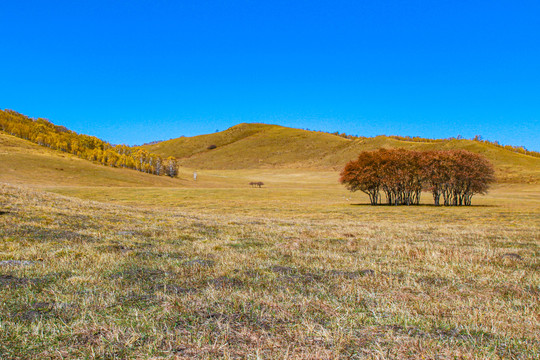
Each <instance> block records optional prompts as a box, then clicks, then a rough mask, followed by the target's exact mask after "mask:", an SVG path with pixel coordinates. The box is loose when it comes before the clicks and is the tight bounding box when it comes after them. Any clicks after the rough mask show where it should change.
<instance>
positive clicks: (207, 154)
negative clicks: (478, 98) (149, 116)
mask: <svg viewBox="0 0 540 360" xmlns="http://www.w3.org/2000/svg"><path fill="white" fill-rule="evenodd" d="M143 147H144V148H145V149H147V150H148V151H150V152H153V153H156V154H158V155H161V156H174V157H176V158H178V159H179V162H180V164H181V165H182V166H185V167H188V168H197V169H214V170H232V169H272V168H273V169H278V168H283V169H292V168H294V169H306V170H307V169H310V170H334V171H336V170H340V169H342V168H343V166H344V165H345V164H346V163H347V162H348V161H349V160H351V159H354V158H355V157H356V156H357V155H358V153H359V152H361V151H364V150H375V149H378V148H405V149H415V150H436V149H439V150H445V149H465V150H469V151H473V152H476V153H480V154H483V155H485V156H486V157H488V158H489V159H490V160H491V161H492V162H493V164H494V165H495V167H496V175H497V178H498V181H499V182H510V183H512V182H524V183H540V158H537V157H533V156H530V155H524V154H519V153H516V152H513V151H510V150H506V149H504V148H501V147H498V146H495V145H492V144H489V143H484V142H479V141H473V140H457V139H452V140H443V141H433V142H429V141H425V142H418V141H403V140H397V139H394V138H391V137H386V136H377V137H373V138H363V139H354V140H351V139H346V138H343V137H341V136H336V135H332V134H327V133H322V132H315V131H308V130H301V129H293V128H287V127H283V126H278V125H266V124H239V125H236V126H233V127H231V128H229V129H227V130H225V131H222V132H218V133H214V134H208V135H200V136H194V137H181V138H177V139H172V140H168V141H163V142H160V143H157V144H152V145H146V146H143ZM212 147H215V148H212Z"/></svg>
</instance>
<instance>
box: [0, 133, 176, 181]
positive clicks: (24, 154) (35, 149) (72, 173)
mask: <svg viewBox="0 0 540 360" xmlns="http://www.w3.org/2000/svg"><path fill="white" fill-rule="evenodd" d="M0 181H1V182H9V183H12V184H33V185H39V186H62V185H63V186H75V185H76V186H128V187H130V186H182V183H181V180H178V179H171V178H169V177H165V176H155V175H149V174H145V173H141V172H138V171H134V170H129V169H122V168H113V167H109V166H103V165H99V164H95V163H93V162H91V161H88V160H84V159H81V158H78V157H76V156H75V155H71V154H68V153H65V152H61V151H58V150H51V149H49V148H47V147H44V146H39V145H36V144H34V143H32V142H30V141H27V140H23V139H19V138H17V137H15V136H11V135H7V134H5V133H3V132H1V131H0Z"/></svg>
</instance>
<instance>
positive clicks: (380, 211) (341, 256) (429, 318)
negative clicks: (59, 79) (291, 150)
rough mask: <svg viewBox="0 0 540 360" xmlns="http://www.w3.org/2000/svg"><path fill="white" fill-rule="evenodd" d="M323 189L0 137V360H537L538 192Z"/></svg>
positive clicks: (330, 179)
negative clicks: (385, 201)
mask: <svg viewBox="0 0 540 360" xmlns="http://www.w3.org/2000/svg"><path fill="white" fill-rule="evenodd" d="M517 169H518V170H516V171H517V173H518V174H519V176H521V177H522V176H523V174H525V173H526V172H524V171H522V170H519V167H518V168H517ZM195 170H196V171H197V172H198V174H199V176H198V179H197V181H194V180H193V178H192V174H193V171H195ZM526 171H528V173H529V174H534V173H535V171H537V169H535V168H534V167H530V168H527V169H526ZM337 178H338V173H337V172H335V171H331V170H318V171H316V170H309V169H236V170H200V169H194V168H182V169H181V177H180V179H168V178H165V177H156V176H152V175H145V174H141V173H138V172H135V171H131V170H122V169H113V168H108V167H105V166H101V165H95V164H92V163H90V162H86V161H83V160H80V159H76V158H74V157H71V156H69V155H65V154H63V153H59V152H56V151H51V150H48V149H44V148H40V147H38V146H35V145H32V144H29V143H27V142H25V141H23V140H20V139H16V138H13V137H9V136H7V135H2V136H0V239H1V240H0V359H2V360H4V359H81V358H83V359H191V358H199V359H211V358H212V359H214V358H220V359H221V358H231V359H232V358H234V359H240V358H242V359H243V358H248V359H282V358H289V359H333V358H352V359H401V358H424V359H446V358H465V359H480V358H491V359H507V358H510V359H537V358H539V357H540V345H539V344H540V335H539V334H540V272H539V261H538V259H539V245H540V185H538V184H534V183H533V184H526V183H525V182H522V183H519V184H512V183H499V184H496V185H495V186H494V187H493V189H492V191H491V192H490V193H489V194H488V195H487V196H477V197H474V198H473V205H475V206H472V207H461V208H459V207H455V208H443V207H434V206H431V205H429V204H430V203H431V198H430V196H429V194H424V195H423V205H422V206H412V207H389V206H376V207H372V206H368V205H366V203H367V198H366V197H365V196H364V195H362V194H358V193H350V192H347V191H346V190H345V189H344V188H343V187H342V186H340V185H339V184H338V183H337ZM522 178H523V177H522ZM250 181H263V182H264V183H265V185H264V187H263V188H261V189H258V188H251V187H249V185H248V183H249V182H250Z"/></svg>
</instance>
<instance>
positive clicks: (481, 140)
mask: <svg viewBox="0 0 540 360" xmlns="http://www.w3.org/2000/svg"><path fill="white" fill-rule="evenodd" d="M306 130H309V129H306ZM318 132H320V133H326V134H331V135H336V136H339V137H342V138H345V139H349V140H357V139H367V137H365V136H358V135H348V134H346V133H340V132H339V131H335V132H326V131H318ZM383 136H386V137H388V138H391V139H395V140H399V141H410V142H423V143H442V142H448V141H451V140H464V138H463V137H462V136H461V135H458V136H457V137H451V138H448V139H428V138H423V137H420V136H397V135H383ZM470 140H471V141H475V142H479V143H483V144H489V145H492V146H495V147H498V148H501V149H505V150H508V151H512V152H515V153H518V154H524V155H529V156H534V157H540V152H538V151H532V150H527V149H526V148H525V147H524V146H513V145H502V144H500V143H499V142H498V141H490V140H486V139H484V138H482V136H481V135H475V136H474V137H473V138H472V139H470Z"/></svg>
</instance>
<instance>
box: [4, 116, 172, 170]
mask: <svg viewBox="0 0 540 360" xmlns="http://www.w3.org/2000/svg"><path fill="white" fill-rule="evenodd" d="M0 130H2V131H4V132H5V133H8V134H10V135H13V136H17V137H19V138H21V139H25V140H29V141H32V142H34V143H36V144H39V145H41V146H46V147H49V148H51V149H55V150H60V151H64V152H67V153H70V154H74V155H76V156H78V157H80V158H83V159H87V160H91V161H95V162H98V163H100V164H102V165H107V166H112V167H121V168H127V169H133V170H137V171H141V172H144V173H148V174H153V175H167V176H170V177H176V176H178V162H177V160H176V159H175V158H174V157H172V156H171V157H168V158H166V159H163V158H162V157H161V156H159V155H156V154H151V153H149V152H148V151H146V150H144V149H137V150H134V149H132V148H130V147H129V146H126V145H115V146H113V145H111V144H109V143H108V142H105V141H103V140H100V139H98V138H97V137H94V136H88V135H81V134H77V133H76V132H74V131H71V130H68V129H67V128H65V127H63V126H58V125H54V124H53V123H51V122H49V121H48V120H46V119H31V118H29V117H27V116H25V115H22V114H19V113H17V112H15V111H13V110H5V111H2V110H0Z"/></svg>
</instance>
